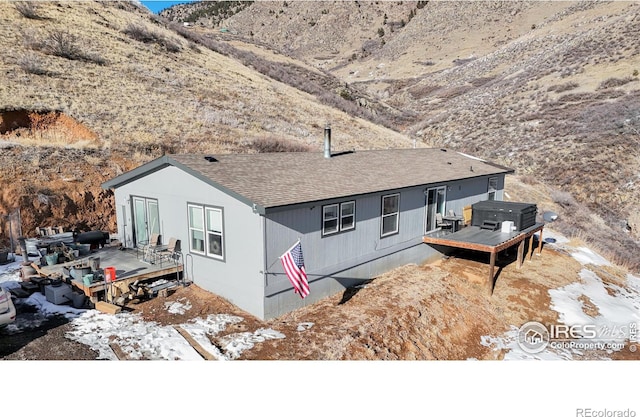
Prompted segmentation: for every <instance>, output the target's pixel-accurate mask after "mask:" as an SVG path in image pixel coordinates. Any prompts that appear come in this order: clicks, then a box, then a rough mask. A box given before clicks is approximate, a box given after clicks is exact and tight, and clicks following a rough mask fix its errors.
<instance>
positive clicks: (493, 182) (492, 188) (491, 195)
mask: <svg viewBox="0 0 640 417" xmlns="http://www.w3.org/2000/svg"><path fill="white" fill-rule="evenodd" d="M487 188H488V190H487V199H488V200H495V199H496V194H497V193H498V177H490V178H489V186H488V187H487Z"/></svg>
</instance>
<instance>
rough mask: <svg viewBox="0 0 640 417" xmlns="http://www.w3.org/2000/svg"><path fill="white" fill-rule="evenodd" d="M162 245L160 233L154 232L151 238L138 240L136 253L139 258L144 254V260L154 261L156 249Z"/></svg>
mask: <svg viewBox="0 0 640 417" xmlns="http://www.w3.org/2000/svg"><path fill="white" fill-rule="evenodd" d="M159 246H160V234H158V233H153V234H152V235H151V237H150V238H149V240H147V241H142V242H138V245H137V247H136V254H137V255H138V259H140V256H142V261H143V262H149V263H154V261H155V259H154V253H155V251H156V249H157V248H158V247H159Z"/></svg>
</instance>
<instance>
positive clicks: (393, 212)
mask: <svg viewBox="0 0 640 417" xmlns="http://www.w3.org/2000/svg"><path fill="white" fill-rule="evenodd" d="M399 220H400V194H389V195H384V196H382V219H381V222H380V237H385V236H390V235H394V234H396V233H398V230H399V223H400V221H399Z"/></svg>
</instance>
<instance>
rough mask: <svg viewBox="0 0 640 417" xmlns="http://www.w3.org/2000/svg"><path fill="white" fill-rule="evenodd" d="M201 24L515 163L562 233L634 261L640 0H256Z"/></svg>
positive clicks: (428, 136)
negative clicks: (542, 191)
mask: <svg viewBox="0 0 640 417" xmlns="http://www.w3.org/2000/svg"><path fill="white" fill-rule="evenodd" d="M188 7H189V8H190V10H192V11H193V10H195V9H197V8H198V7H199V6H198V4H197V3H196V4H191V5H188ZM194 23H195V24H196V25H199V26H202V27H207V26H209V27H210V28H211V29H212V30H213V31H215V32H218V31H220V30H221V29H224V30H228V31H230V32H231V33H232V34H233V36H234V37H235V39H236V42H237V43H238V44H240V43H241V42H244V43H246V45H255V44H259V45H262V44H264V45H270V48H271V49H274V50H277V51H278V52H279V53H281V54H282V55H284V56H287V57H290V58H292V59H297V60H299V61H301V62H304V63H305V64H306V65H308V66H310V67H313V68H317V69H318V70H321V71H324V72H325V73H326V74H330V75H332V76H335V77H337V78H339V79H340V80H342V82H343V83H344V85H345V86H347V87H348V88H350V89H352V90H353V91H357V92H359V93H360V94H362V95H363V96H366V97H367V98H370V99H371V100H373V101H375V102H376V105H377V106H386V108H387V109H391V110H388V111H387V112H386V114H390V115H393V117H390V118H389V120H391V122H392V126H394V127H395V128H397V129H399V130H400V131H401V132H403V133H404V134H406V135H407V136H409V137H410V138H412V139H415V140H417V141H418V142H419V143H424V144H427V145H429V146H446V147H450V148H454V149H459V150H462V151H464V152H469V153H472V154H476V155H479V156H481V157H485V158H488V159H491V160H494V161H497V162H499V163H503V164H505V165H509V166H512V167H514V168H516V170H517V171H516V172H517V174H518V175H520V176H522V178H523V179H524V181H528V182H529V183H538V182H540V183H542V184H544V185H545V186H547V187H548V189H549V194H550V195H551V196H552V197H553V200H554V202H555V203H557V205H558V206H559V208H558V209H559V211H560V212H561V214H562V216H561V217H562V218H563V224H561V225H560V227H562V229H563V232H565V233H568V234H570V235H572V236H579V237H582V238H585V239H587V240H588V241H590V242H591V243H592V244H595V245H596V246H598V247H599V248H600V249H602V250H606V251H608V252H609V251H612V252H614V253H609V255H610V256H612V257H613V258H616V259H618V260H619V261H621V262H623V263H633V264H637V262H635V261H633V259H632V258H633V257H634V256H633V255H632V254H634V253H637V252H638V250H640V248H639V247H638V239H639V238H640V215H639V214H638V211H637V207H638V204H640V190H639V188H638V181H639V179H640V178H639V176H640V172H639V171H638V168H637V167H638V163H639V162H640V150H639V149H640V148H639V147H638V145H640V100H639V98H640V78H639V71H640V46H639V45H640V44H638V42H636V39H637V38H638V35H639V34H640V5H639V4H638V3H637V2H538V1H523V2H510V1H509V2H500V1H496V2H448V1H445V2H428V3H427V2H397V3H396V2H313V3H310V2H286V1H285V2H255V3H253V4H251V5H250V6H248V7H245V8H243V9H242V10H239V11H238V12H237V13H235V14H234V15H233V16H230V17H228V18H224V19H213V18H210V19H208V20H207V19H205V18H202V17H200V18H198V19H196V20H195V21H194ZM300 28H304V30H300ZM221 36H224V35H221ZM247 48H249V46H247ZM269 53H273V52H269ZM616 248H617V249H616Z"/></svg>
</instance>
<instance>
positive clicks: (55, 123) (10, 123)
mask: <svg viewBox="0 0 640 417" xmlns="http://www.w3.org/2000/svg"><path fill="white" fill-rule="evenodd" d="M0 135H3V136H4V138H3V139H6V140H11V141H17V142H20V143H25V141H26V142H29V141H30V140H32V141H33V140H38V141H44V142H48V141H53V142H56V143H64V144H72V143H77V142H83V143H84V145H85V146H87V145H93V146H95V145H98V144H99V140H98V136H97V135H96V134H95V133H94V132H92V131H91V130H90V129H88V128H87V127H86V126H84V125H83V124H82V123H80V122H78V121H77V120H75V119H73V118H72V117H69V116H67V115H66V114H64V113H62V112H59V111H48V110H43V111H38V110H27V109H6V110H0Z"/></svg>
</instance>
